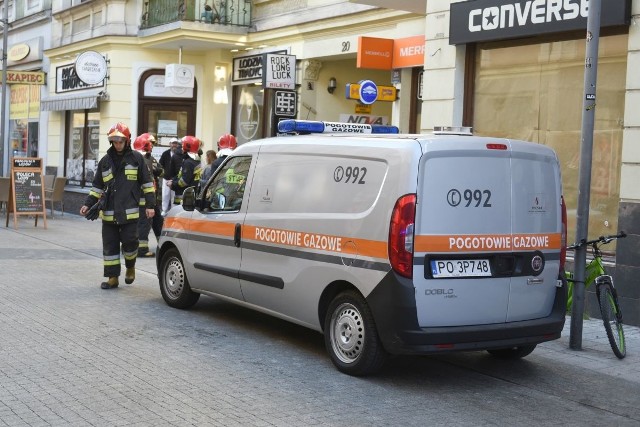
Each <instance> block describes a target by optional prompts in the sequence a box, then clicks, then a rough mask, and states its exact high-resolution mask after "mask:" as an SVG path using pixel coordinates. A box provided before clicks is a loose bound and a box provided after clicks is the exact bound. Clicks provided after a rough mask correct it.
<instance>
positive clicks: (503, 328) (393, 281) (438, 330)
mask: <svg viewBox="0 0 640 427" xmlns="http://www.w3.org/2000/svg"><path fill="white" fill-rule="evenodd" d="M383 283H384V285H383ZM380 285H382V286H378V287H377V288H376V290H375V291H374V292H372V293H371V294H370V295H369V296H368V298H367V302H368V304H369V306H370V307H371V310H372V312H373V316H374V319H375V321H376V325H377V327H378V334H379V336H380V339H381V340H382V343H383V345H384V347H385V349H386V350H387V351H388V352H389V353H391V354H429V353H442V352H451V351H465V350H487V349H494V348H506V347H515V346H520V345H531V344H538V343H541V342H545V341H551V340H555V339H558V338H560V334H561V332H562V328H563V327H564V322H565V316H566V299H567V296H566V293H567V291H566V286H563V287H562V288H557V290H556V297H555V301H554V305H553V309H552V310H551V313H550V314H549V316H547V317H543V318H539V319H533V320H525V321H519V322H509V323H497V324H488V325H473V326H453V327H433V328H421V327H420V326H418V324H417V313H416V303H415V297H414V295H415V294H414V292H415V291H414V288H413V284H412V283H411V280H408V279H404V278H401V277H399V276H397V275H396V274H395V273H393V272H390V273H389V274H388V275H387V277H385V279H384V280H383V282H382V283H381V284H380Z"/></svg>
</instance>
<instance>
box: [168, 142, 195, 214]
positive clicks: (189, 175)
mask: <svg viewBox="0 0 640 427" xmlns="http://www.w3.org/2000/svg"><path fill="white" fill-rule="evenodd" d="M200 145H202V144H201V143H200V140H199V139H198V138H196V137H195V136H190V135H187V136H185V137H183V138H182V149H183V150H184V153H185V154H184V156H183V158H184V160H183V162H182V167H181V168H180V172H178V175H176V176H175V177H174V178H173V180H171V181H169V182H170V183H171V184H170V185H171V189H172V190H173V191H175V192H176V197H175V199H174V203H175V204H180V203H182V193H184V190H185V189H186V188H187V187H197V186H198V184H199V183H200V176H201V175H202V164H201V163H200V155H199V154H198V152H202V151H201V150H200Z"/></svg>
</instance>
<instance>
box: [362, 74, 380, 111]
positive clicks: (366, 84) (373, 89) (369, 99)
mask: <svg viewBox="0 0 640 427" xmlns="http://www.w3.org/2000/svg"><path fill="white" fill-rule="evenodd" d="M358 83H359V84H360V93H359V94H360V102H362V103H363V104H365V105H370V104H373V103H374V102H376V99H378V86H376V84H375V83H374V82H372V81H371V80H360V82H358Z"/></svg>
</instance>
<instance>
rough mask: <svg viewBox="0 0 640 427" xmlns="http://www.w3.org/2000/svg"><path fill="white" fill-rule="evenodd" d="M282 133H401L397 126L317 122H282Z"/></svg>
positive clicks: (279, 130)
mask: <svg viewBox="0 0 640 427" xmlns="http://www.w3.org/2000/svg"><path fill="white" fill-rule="evenodd" d="M278 132H280V133H298V134H308V133H349V134H354V135H358V134H368V133H389V134H391V133H400V130H399V129H398V127H397V126H385V125H369V124H364V123H342V122H324V121H315V120H293V119H291V120H282V121H281V122H279V123H278Z"/></svg>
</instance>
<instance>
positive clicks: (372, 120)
mask: <svg viewBox="0 0 640 427" xmlns="http://www.w3.org/2000/svg"><path fill="white" fill-rule="evenodd" d="M338 120H339V121H340V122H342V123H360V124H366V125H388V124H389V118H388V117H387V116H371V115H369V114H340V117H339V118H338Z"/></svg>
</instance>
